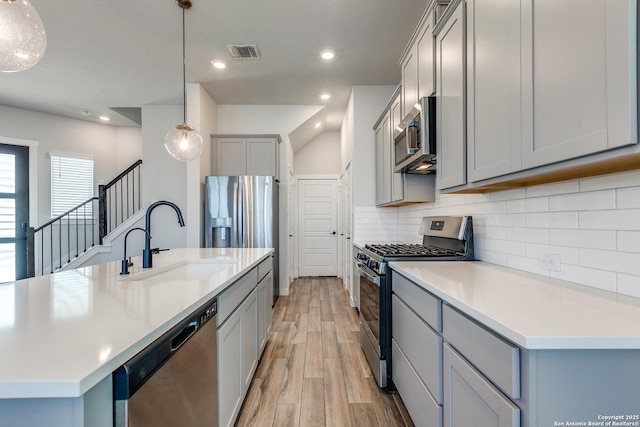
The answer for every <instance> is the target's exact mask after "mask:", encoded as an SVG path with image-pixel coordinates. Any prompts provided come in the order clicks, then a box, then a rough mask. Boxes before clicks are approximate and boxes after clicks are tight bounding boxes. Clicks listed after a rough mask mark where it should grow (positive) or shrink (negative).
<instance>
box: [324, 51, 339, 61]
mask: <svg viewBox="0 0 640 427" xmlns="http://www.w3.org/2000/svg"><path fill="white" fill-rule="evenodd" d="M335 56H336V53H335V52H334V51H332V50H331V49H325V50H323V51H322V52H320V57H321V58H322V59H324V60H326V61H329V60H331V59H333V58H335Z"/></svg>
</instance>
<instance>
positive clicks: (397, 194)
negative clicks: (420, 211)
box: [388, 95, 404, 202]
mask: <svg viewBox="0 0 640 427" xmlns="http://www.w3.org/2000/svg"><path fill="white" fill-rule="evenodd" d="M400 101H401V97H400V96H399V95H398V96H396V98H395V99H394V100H393V102H392V104H391V109H390V110H389V113H390V115H389V118H390V119H391V126H390V134H389V145H388V153H389V167H390V169H389V174H390V175H391V201H392V202H398V201H400V200H402V199H404V176H403V175H402V174H400V173H394V172H393V168H394V165H395V163H396V150H395V146H394V143H393V138H392V135H393V130H394V129H395V128H396V127H397V126H398V125H399V124H400V121H401V120H402V114H401V113H402V111H401V108H402V103H401V102H400Z"/></svg>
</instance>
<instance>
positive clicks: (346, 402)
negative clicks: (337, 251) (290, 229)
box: [236, 277, 413, 427]
mask: <svg viewBox="0 0 640 427" xmlns="http://www.w3.org/2000/svg"><path fill="white" fill-rule="evenodd" d="M358 331H359V323H358V316H357V314H356V311H355V309H354V308H352V307H351V306H350V304H349V297H348V295H347V293H346V291H345V290H344V289H343V287H342V281H341V280H340V279H336V278H327V277H321V278H318V277H313V278H302V279H298V280H296V281H295V282H294V283H293V284H292V286H291V289H290V291H289V296H282V297H280V298H279V299H278V301H277V303H276V305H275V307H274V318H273V325H272V328H271V333H270V335H269V341H268V342H267V347H266V348H265V351H264V354H263V356H262V360H261V361H260V364H259V365H258V368H257V370H256V374H255V376H254V378H253V381H252V383H251V387H250V389H249V392H248V395H247V398H246V400H245V402H244V406H243V407H242V409H241V411H240V414H239V416H238V421H237V423H236V425H237V426H242V427H243V426H277V427H282V426H302V427H313V426H336V427H347V426H353V427H356V426H366V427H375V426H380V427H392V426H413V423H412V422H411V419H410V417H409V415H408V413H407V411H406V409H405V407H404V405H403V404H402V401H401V399H400V396H398V395H397V394H387V393H384V392H382V391H380V389H379V388H378V386H377V384H376V382H375V379H374V378H373V375H372V373H371V371H370V370H369V367H368V365H367V362H366V360H365V358H364V355H363V353H362V351H361V349H360V344H359V338H358Z"/></svg>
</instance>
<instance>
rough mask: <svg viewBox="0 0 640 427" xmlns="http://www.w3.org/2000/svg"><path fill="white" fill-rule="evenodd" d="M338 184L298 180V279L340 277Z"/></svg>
mask: <svg viewBox="0 0 640 427" xmlns="http://www.w3.org/2000/svg"><path fill="white" fill-rule="evenodd" d="M337 199H338V182H337V180H336V179H299V180H298V230H299V232H298V248H299V249H298V250H299V256H298V276H301V277H304V276H337V274H338V235H337V226H338V221H337V216H338V209H337Z"/></svg>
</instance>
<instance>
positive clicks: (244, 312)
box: [222, 289, 258, 397]
mask: <svg viewBox="0 0 640 427" xmlns="http://www.w3.org/2000/svg"><path fill="white" fill-rule="evenodd" d="M238 312H240V315H241V317H242V325H241V327H242V352H241V353H240V354H241V358H242V372H241V375H242V395H243V397H244V396H245V395H246V394H247V391H248V390H249V385H250V384H251V379H252V378H253V373H254V372H255V371H256V368H257V366H258V327H257V326H258V289H254V290H253V292H251V294H250V295H249V296H248V297H247V299H246V300H245V301H244V302H243V303H242V305H241V306H240V307H239V308H238ZM222 390H224V389H222Z"/></svg>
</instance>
